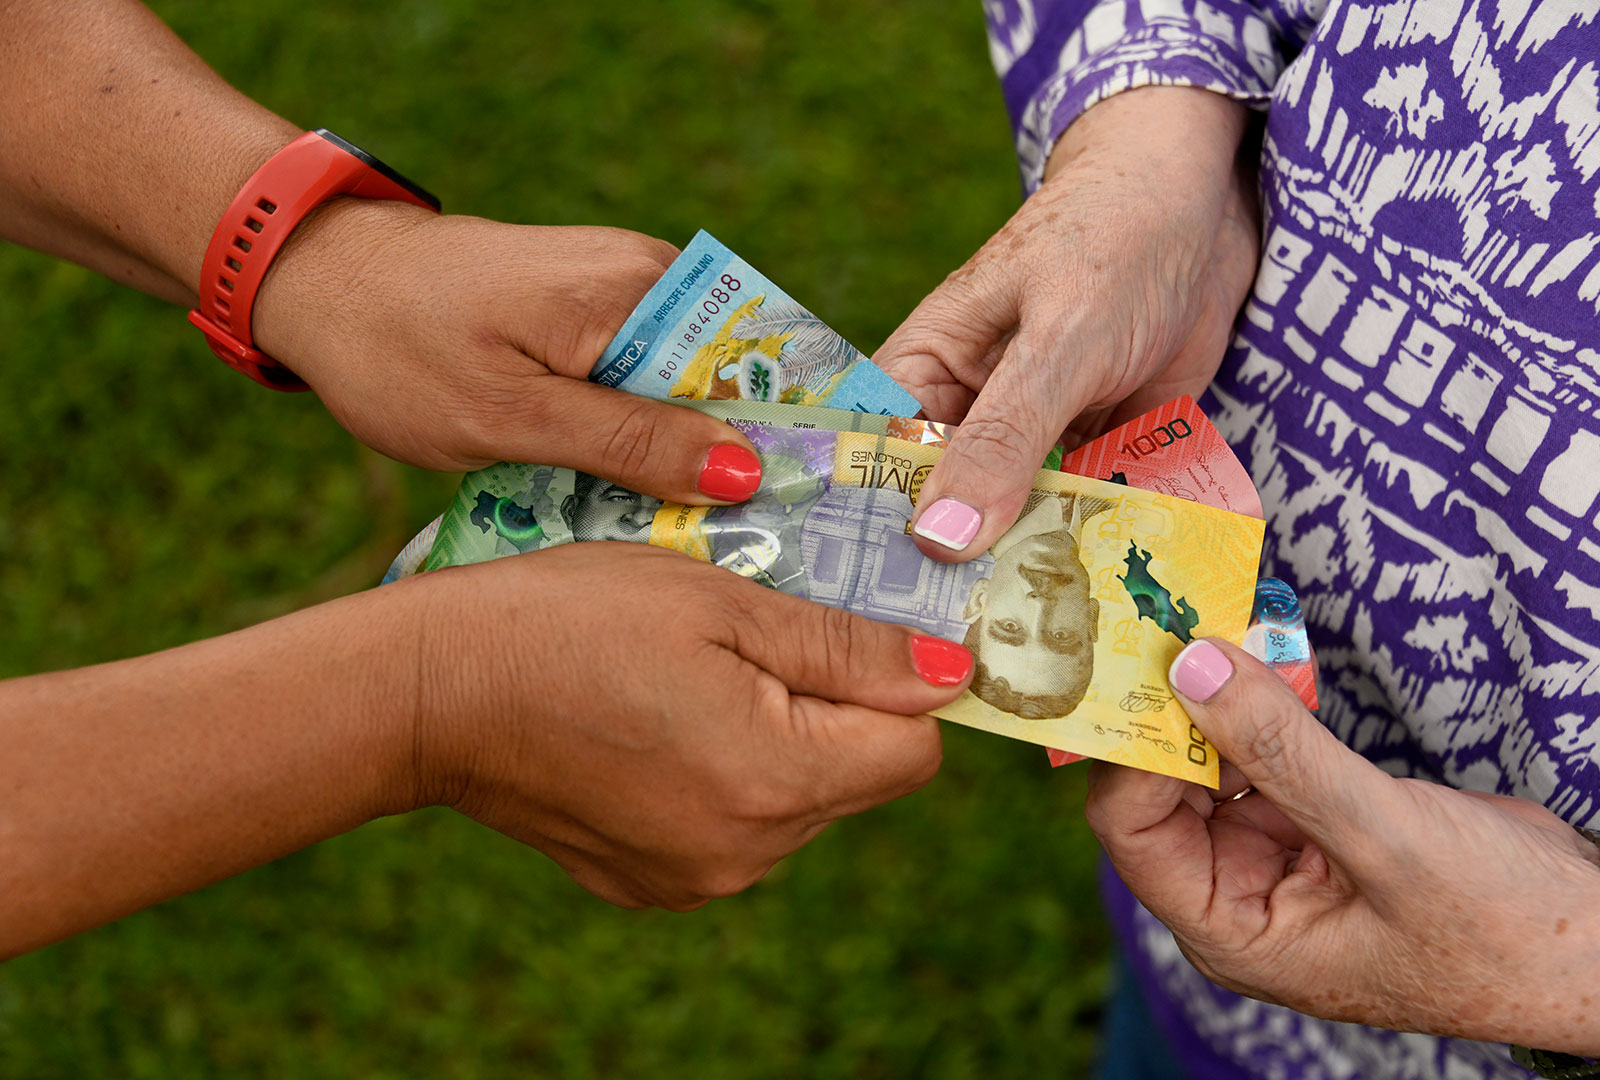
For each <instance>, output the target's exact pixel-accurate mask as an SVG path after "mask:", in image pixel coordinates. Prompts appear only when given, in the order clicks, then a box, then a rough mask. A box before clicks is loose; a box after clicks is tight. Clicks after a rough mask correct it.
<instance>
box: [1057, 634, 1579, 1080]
mask: <svg viewBox="0 0 1600 1080" xmlns="http://www.w3.org/2000/svg"><path fill="white" fill-rule="evenodd" d="M1172 675H1173V677H1172V684H1173V687H1174V689H1175V690H1177V691H1178V693H1179V695H1180V697H1181V699H1182V701H1183V704H1184V707H1185V708H1186V709H1187V710H1188V711H1189V715H1190V717H1191V718H1192V719H1193V721H1194V723H1195V724H1196V725H1197V726H1198V727H1199V728H1200V730H1201V731H1202V732H1203V733H1204V734H1205V735H1206V737H1207V738H1208V739H1210V740H1211V741H1212V742H1213V743H1214V744H1215V745H1216V746H1217V748H1218V749H1219V750H1220V751H1221V753H1222V755H1223V757H1224V759H1225V760H1226V761H1228V762H1231V763H1232V764H1231V765H1228V766H1225V767H1224V776H1223V790H1222V795H1223V796H1225V797H1226V796H1231V795H1236V794H1239V793H1241V792H1242V793H1243V794H1242V795H1240V797H1237V798H1225V799H1224V801H1220V802H1213V798H1214V797H1215V795H1216V793H1214V792H1211V791H1209V790H1207V789H1204V788H1200V787H1197V786H1195V785H1193V784H1185V783H1182V782H1180V781H1177V780H1173V779H1170V778H1167V777H1162V776H1156V775H1154V774H1151V773H1144V772H1136V771H1134V770H1131V769H1127V768H1122V767H1119V766H1107V765H1098V764H1097V765H1096V766H1095V767H1094V773H1093V774H1092V779H1091V787H1090V793H1089V801H1088V808H1087V809H1088V818H1089V823H1090V825H1091V827H1092V828H1093V829H1094V831H1095V833H1096V834H1097V835H1098V836H1099V838H1100V842H1101V844H1102V845H1104V847H1105V849H1106V852H1107V853H1108V854H1109V855H1110V857H1111V861H1112V863H1113V864H1114V865H1115V866H1116V868H1117V872H1118V873H1119V874H1120V875H1121V876H1122V880H1123V881H1124V882H1126V883H1127V885H1128V887H1129V888H1130V889H1131V890H1132V891H1133V893H1134V894H1135V895H1136V896H1137V897H1138V898H1139V899H1140V901H1142V902H1143V903H1144V905H1145V906H1146V907H1147V908H1149V910H1150V911H1151V912H1152V913H1153V914H1154V915H1155V916H1156V917H1157V918H1159V919H1160V920H1161V921H1162V922H1164V923H1165V924H1166V925H1167V926H1168V927H1170V928H1171V929H1172V931H1173V933H1174V935H1175V936H1176V937H1177V940H1178V944H1179V946H1180V947H1181V948H1182V949H1183V952H1184V954H1185V955H1186V956H1188V958H1189V959H1190V960H1191V961H1192V962H1193V963H1194V964H1195V966H1196V967H1198V968H1199V969H1200V970H1201V971H1202V972H1203V973H1205V974H1206V975H1207V976H1208V977H1210V978H1211V979H1213V980H1215V981H1216V982H1218V983H1221V984H1222V985H1223V986H1226V987H1229V988H1230V989H1233V990H1236V991H1238V992H1240V993H1243V994H1248V995H1250V996H1252V997H1257V998H1261V999H1263V1000H1266V1001H1273V1002H1277V1003H1280V1004H1283V1005H1287V1006H1289V1007H1291V1008H1294V1009H1298V1010H1300V1011H1302V1012H1306V1013H1311V1014H1313V1015H1316V1016H1322V1017H1327V1018H1330V1019H1335V1020H1349V1021H1358V1022H1361V1023H1367V1024H1375V1025H1378V1026H1381V1027H1389V1028H1397V1029H1401V1030H1409V1031H1421V1032H1427V1033H1431V1034H1437V1035H1456V1036H1463V1037H1467V1038H1474V1039H1487V1040H1497V1041H1502V1042H1516V1043H1522V1044H1524V1045H1534V1046H1541V1047H1549V1048H1551V1049H1556V1050H1564V1051H1567V1052H1570V1053H1578V1054H1594V1053H1596V1052H1600V1019H1597V1016H1600V1013H1597V1011H1596V1008H1595V1005H1596V1001H1595V998H1596V995H1595V993H1594V990H1593V985H1594V972H1595V971H1596V970H1600V856H1597V852H1596V849H1595V847H1594V846H1593V845H1592V844H1590V843H1589V842H1588V841H1587V840H1585V839H1583V838H1582V837H1581V836H1580V835H1579V834H1578V833H1577V832H1576V831H1574V830H1573V829H1572V828H1570V827H1569V826H1568V825H1566V824H1565V823H1564V822H1562V821H1561V820H1560V819H1559V818H1557V817H1556V816H1555V815H1554V814H1552V813H1550V812H1549V811H1548V810H1546V809H1545V808H1544V807H1542V806H1539V805H1538V804H1536V803H1533V802H1529V801H1527V800H1524V799H1515V798H1510V797H1507V796H1495V795H1483V794H1479V793H1476V792H1466V791H1456V790H1453V789H1450V788H1446V787H1441V786H1439V785H1437V784H1431V783H1426V782H1423V781H1419V780H1409V779H1395V778H1393V777H1390V776H1388V775H1387V774H1385V773H1383V772H1381V771H1380V770H1379V769H1378V768H1377V767H1376V766H1374V765H1372V764H1371V763H1370V762H1368V761H1366V760H1365V759H1364V758H1362V757H1360V756H1359V755H1357V754H1356V753H1355V752H1353V751H1351V750H1349V749H1347V748H1346V747H1345V746H1343V745H1342V744H1341V743H1340V742H1339V741H1338V740H1337V739H1336V738H1335V737H1334V736H1333V735H1332V734H1331V733H1330V732H1329V731H1328V730H1327V729H1326V728H1324V727H1323V726H1322V725H1321V724H1319V723H1318V722H1317V720H1316V719H1315V718H1314V717H1313V716H1312V715H1311V714H1310V713H1308V712H1306V710H1305V709H1304V708H1303V707H1302V706H1301V704H1300V702H1299V701H1298V700H1297V699H1296V698H1295V695H1294V693H1293V692H1292V691H1290V690H1289V689H1288V688H1287V687H1286V686H1284V684H1283V683H1282V682H1281V681H1279V680H1278V679H1277V678H1276V677H1275V676H1274V675H1273V674H1272V673H1271V672H1270V671H1269V670H1268V669H1267V668H1266V667H1264V666H1263V665H1262V664H1261V663H1259V662H1258V661H1256V660H1254V659H1253V658H1251V657H1250V656H1248V655H1247V654H1246V653H1244V652H1243V651H1241V650H1239V649H1237V648H1235V647H1234V646H1232V645H1229V644H1226V643H1223V642H1212V641H1210V640H1203V641H1197V642H1195V643H1193V644H1191V645H1190V646H1189V647H1188V648H1186V649H1185V650H1184V651H1183V653H1182V654H1180V656H1179V657H1178V660H1177V661H1176V662H1175V663H1174V665H1173V673H1172Z"/></svg>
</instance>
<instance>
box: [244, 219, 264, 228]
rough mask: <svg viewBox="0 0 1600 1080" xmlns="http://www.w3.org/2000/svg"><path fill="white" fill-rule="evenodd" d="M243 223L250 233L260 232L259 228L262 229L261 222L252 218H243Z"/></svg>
mask: <svg viewBox="0 0 1600 1080" xmlns="http://www.w3.org/2000/svg"><path fill="white" fill-rule="evenodd" d="M244 223H245V225H246V226H247V227H249V229H250V231H251V232H260V231H261V228H262V225H261V222H259V221H257V220H256V219H255V218H253V217H247V218H245V219H244Z"/></svg>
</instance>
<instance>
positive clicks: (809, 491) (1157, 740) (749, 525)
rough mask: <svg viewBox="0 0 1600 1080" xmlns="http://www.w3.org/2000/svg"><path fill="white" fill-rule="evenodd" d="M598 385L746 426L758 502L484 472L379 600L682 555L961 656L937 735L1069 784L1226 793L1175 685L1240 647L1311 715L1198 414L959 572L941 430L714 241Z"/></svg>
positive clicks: (1154, 433)
mask: <svg viewBox="0 0 1600 1080" xmlns="http://www.w3.org/2000/svg"><path fill="white" fill-rule="evenodd" d="M591 378H592V379H594V380H595V381H597V382H601V383H603V384H605V385H609V386H616V387H620V388H621V389H624V390H629V391H632V392H636V393H640V394H644V395H647V396H650V397H655V398H663V399H671V400H675V401H678V402H679V403H680V404H683V405H685V406H686V407H691V408H697V409H700V410H702V411H705V412H708V413H710V414H711V415H713V416H716V417H718V418H720V419H723V420H725V421H727V422H728V423H730V424H732V425H734V426H735V427H737V428H739V429H740V430H741V431H743V432H744V433H745V435H746V436H747V437H748V438H749V439H750V441H751V443H752V444H753V445H754V446H755V447H756V450H757V452H758V453H759V454H760V456H761V460H762V481H761V486H760V488H759V489H758V490H757V492H756V494H755V496H754V497H753V498H751V499H750V500H749V501H748V502H745V503H741V504H738V505H735V506H726V507H709V508H708V507H695V506H684V505H678V504H675V503H663V502H662V501H660V500H658V499H653V498H650V497H648V496H644V495H640V494H638V493H635V492H631V491H627V490H625V489H622V488H620V487H618V486H616V485H614V484H610V483H608V482H606V481H604V480H601V479H598V478H596V477H592V476H588V475H585V474H582V473H575V472H573V471H572V470H570V469H560V468H554V467H551V466H544V465H538V464H515V463H502V464H498V465H493V466H490V467H489V468H486V469H481V470H478V471H477V472H474V473H471V474H469V475H468V476H467V477H466V478H465V479H464V481H463V482H462V485H461V487H460V489H459V490H458V491H457V493H456V496H455V498H454V500H453V501H452V503H451V506H450V508H449V509H448V510H447V511H446V512H445V514H444V515H442V517H441V518H440V520H439V521H437V522H435V523H434V525H433V526H430V527H429V529H428V530H425V531H424V533H423V534H422V535H420V536H419V537H418V538H417V539H416V540H415V541H413V542H412V543H411V544H410V545H408V546H407V548H406V550H405V551H404V552H402V553H401V556H400V557H399V558H398V559H397V560H396V562H395V565H394V567H393V568H391V570H390V574H389V576H388V577H387V578H386V579H385V580H391V579H393V578H394V577H399V576H405V575H406V574H409V573H414V572H417V571H419V570H422V571H425V570H431V569H435V568H439V567H444V566H453V565H460V564H464V563H474V562H482V561H485V560H487V559H493V558H499V557H502V556H506V555H514V554H518V553H522V552H530V551H538V550H541V549H543V548H547V547H552V546H555V545H559V544H564V543H571V542H574V541H588V540H623V541H633V542H639V543H649V544H654V545H657V546H660V547H667V548H672V549H674V550H677V551H680V552H683V553H684V554H686V555H689V556H690V557H693V558H696V559H700V560H703V561H705V562H710V563H714V564H716V565H718V566H721V567H724V568H725V569H728V570H730V571H732V572H734V573H737V574H740V575H742V576H744V577H748V578H750V579H751V580H753V581H756V582H759V583H760V584H762V585H765V586H767V587H769V588H773V589H778V590H781V591H783V592H787V593H791V594H793V595H796V596H801V597H805V598H808V599H811V600H814V601H818V602H820V603H824V604H828V605H831V606H834V607H839V608H843V609H846V610H849V611H854V612H857V613H859V614H861V615H864V616H867V617H868V618H873V619H879V620H885V621H891V622H896V623H902V624H906V625H909V626H913V627H916V628H918V629H919V630H921V631H923V632H925V633H930V634H936V635H939V636H941V637H945V638H948V639H950V640H955V641H963V642H965V643H966V644H967V645H968V646H969V647H970V648H971V649H972V651H973V654H974V656H975V658H976V661H977V664H976V669H977V670H976V674H975V676H974V679H973V683H972V687H971V689H969V690H968V692H967V693H966V694H964V695H963V696H962V697H961V698H960V699H959V700H958V701H956V702H954V703H952V704H951V705H950V706H948V707H946V708H945V709H943V710H941V711H940V712H939V713H937V714H936V715H938V716H940V717H941V718H943V719H946V720H951V721H955V722H958V723H962V724H967V725H969V726H972V727H976V728H981V729H983V730H987V731H991V732H995V733H997V734H1002V735H1007V736H1010V737H1013V738H1018V739H1023V740H1026V741H1029V742H1034V743H1038V744H1040V745H1043V746H1046V747H1050V748H1053V749H1052V751H1051V753H1052V760H1055V761H1057V762H1062V761H1066V760H1076V759H1077V758H1078V757H1094V758H1100V759H1104V760H1107V761H1114V762H1120V763H1123V764H1127V765H1132V766H1135V767H1138V768H1142V769H1148V770H1151V771H1155V772H1160V773H1163V774H1166V775H1171V776H1177V777H1181V778H1183V779H1186V780H1193V781H1197V782H1199V783H1203V784H1207V785H1208V786H1213V787H1214V786H1216V783H1217V767H1218V762H1217V755H1216V752H1215V750H1214V749H1213V748H1212V747H1211V746H1210V745H1209V744H1208V743H1207V742H1206V740H1205V738H1204V736H1203V735H1201V733H1200V732H1199V731H1198V730H1197V729H1196V728H1195V727H1194V726H1193V725H1192V724H1191V723H1190V722H1189V720H1188V718H1187V716H1185V715H1184V712H1183V709H1182V707H1181V706H1180V705H1179V704H1178V702H1177V701H1176V700H1175V699H1174V697H1173V694H1172V691H1171V689H1170V688H1169V687H1168V685H1167V678H1166V673H1167V668H1168V666H1169V665H1170V664H1171V661H1172V659H1173V657H1175V656H1176V655H1177V653H1178V651H1179V650H1181V649H1182V648H1183V646H1184V644H1185V643H1187V642H1188V641H1191V640H1193V639H1194V638H1196V637H1208V636H1216V637H1222V638H1227V639H1228V640H1231V641H1235V642H1250V643H1251V644H1253V645H1254V646H1255V647H1256V651H1258V654H1261V655H1268V654H1270V656H1271V657H1272V658H1273V659H1274V660H1275V662H1276V663H1277V664H1278V665H1279V666H1280V671H1282V672H1284V673H1285V675H1286V678H1287V677H1289V675H1291V674H1294V675H1297V676H1298V677H1299V678H1300V686H1299V687H1297V689H1302V696H1303V697H1304V696H1306V695H1305V693H1304V687H1313V688H1312V689H1311V690H1310V693H1311V694H1312V695H1314V686H1313V683H1312V681H1311V679H1310V670H1311V669H1310V654H1309V650H1307V649H1305V648H1304V646H1303V642H1304V633H1303V630H1297V628H1296V627H1295V626H1294V619H1295V618H1296V617H1297V615H1298V606H1297V605H1296V604H1295V603H1294V596H1293V593H1292V592H1291V591H1289V590H1288V589H1287V587H1286V586H1282V585H1281V583H1262V584H1261V585H1259V586H1258V582H1257V568H1258V563H1259V558H1260V551H1261V542H1262V535H1263V530H1264V525H1263V522H1262V520H1261V504H1260V500H1259V498H1258V497H1257V496H1256V494H1255V490H1254V488H1253V486H1252V485H1251V484H1250V481H1249V478H1248V477H1247V476H1246V474H1245V472H1244V469H1243V468H1242V466H1240V464H1239V462H1238V461H1237V460H1236V459H1235V458H1234V457H1233V455H1232V453H1231V451H1229V450H1228V448H1227V445H1226V443H1225V442H1224V441H1223V440H1222V439H1221V437H1220V435H1218V434H1217V432H1216V431H1215V429H1214V428H1213V427H1212V426H1211V425H1210V424H1209V422H1207V421H1206V420H1205V417H1204V415H1203V414H1202V413H1201V412H1200V410H1199V409H1198V408H1197V407H1196V406H1195V404H1194V402H1193V401H1191V400H1189V399H1187V398H1185V399H1180V400H1179V401H1177V402H1173V403H1171V404H1169V405H1167V406H1163V407H1162V408H1161V409H1158V410H1156V411H1155V412H1153V413H1151V414H1149V415H1148V416H1145V417H1142V418H1140V419H1139V420H1137V421H1135V422H1134V423H1133V424H1130V425H1127V426H1125V427H1124V428H1119V429H1118V430H1117V431H1115V432H1112V433H1110V434H1109V435H1107V436H1106V437H1104V438H1102V439H1100V440H1097V441H1096V442H1095V443H1092V444H1090V445H1089V446H1086V447H1083V448H1082V449H1080V450H1078V451H1076V452H1074V453H1073V454H1070V455H1067V456H1066V457H1065V458H1064V459H1063V460H1062V461H1061V464H1060V468H1059V469H1045V470H1041V471H1040V472H1039V473H1038V475H1037V476H1036V477H1035V480H1034V484H1033V488H1034V490H1033V494H1032V495H1031V496H1030V498H1029V499H1028V501H1027V504H1026V506H1025V508H1024V512H1023V514H1022V516H1021V518H1020V519H1019V520H1018V522H1017V523H1016V525H1015V526H1014V527H1013V528H1012V529H1011V530H1010V531H1008V532H1007V533H1006V534H1005V535H1004V536H1002V537H1001V538H1000V540H998V541H997V542H996V543H995V544H994V546H993V547H992V548H991V549H990V551H989V552H988V553H986V554H984V555H982V556H980V557H978V558H977V559H974V560H972V561H971V562H967V563H961V564H948V563H938V562H934V561H932V560H930V559H927V558H925V557H924V556H923V555H922V554H921V553H920V552H919V551H918V550H917V548H916V546H915V544H914V543H913V542H912V539H911V535H910V525H909V523H910V518H911V515H912V512H913V508H914V507H915V505H916V502H917V498H918V496H919V494H920V492H921V487H922V483H923V481H924V480H925V479H926V477H927V476H928V474H929V473H930V472H931V471H932V469H933V467H934V465H935V464H936V463H937V461H938V460H939V458H940V456H941V455H942V454H943V453H944V450H945V448H946V446H947V444H948V439H949V436H950V432H951V429H948V428H946V427H944V426H941V425H939V424H935V423H931V422H928V421H923V420H917V419H912V418H911V417H912V414H914V413H915V412H916V411H917V410H918V408H919V406H918V403H917V402H916V400H915V399H914V398H912V397H910V395H908V394H906V393H905V391H904V390H902V389H901V388H900V387H899V386H898V385H897V384H896V383H895V382H894V381H893V380H892V379H890V378H889V377H888V376H887V375H886V374H884V372H883V371H882V370H880V369H879V368H877V367H876V366H875V365H874V364H872V362H871V361H870V360H868V359H867V358H866V357H865V356H863V355H862V354H861V353H859V352H858V351H856V350H855V349H854V348H853V347H851V346H850V345H849V344H848V343H847V342H845V341H844V340H843V339H842V338H841V337H839V336H838V335H837V334H836V333H834V332H833V331H832V330H831V329H830V328H828V327H827V325H826V324H824V323H823V322H822V321H821V320H819V319H817V318H816V317H815V316H814V315H812V314H811V313H810V312H809V311H807V310H806V309H805V308H803V307H801V306H800V305H799V304H798V303H797V302H795V301H794V300H793V299H792V298H791V297H789V296H788V295H787V294H785V293H784V292H783V291H782V290H781V289H779V288H778V287H777V286H776V285H774V284H773V283H772V282H771V281H769V280H768V279H767V278H765V277H764V276H762V275H761V274H760V273H759V272H758V271H756V270H755V269H754V268H753V267H751V266H750V265H749V264H748V263H746V262H745V261H744V260H742V259H740V258H739V257H738V256H736V255H734V254H733V253H732V252H730V251H729V250H728V249H727V248H725V247H723V246H722V245H721V244H719V243H717V241H715V240H714V239H712V238H711V237H710V236H708V235H707V234H705V233H701V234H700V235H698V236H697V237H695V239H694V241H693V242H692V243H691V244H690V245H689V246H688V248H686V249H685V250H684V253H683V255H682V256H681V257H680V258H679V259H678V261H677V262H676V263H675V264H674V265H673V266H672V267H671V268H670V269H669V270H668V271H667V273H666V275H665V276H664V277H663V278H662V280H661V282H660V283H658V284H657V286H656V287H655V288H654V289H653V290H652V291H651V292H650V294H649V295H647V296H646V297H645V299H644V300H643V301H642V302H641V303H640V305H639V307H638V309H637V310H636V311H635V312H634V314H633V315H632V316H631V317H630V318H629V320H628V322H627V323H626V324H625V325H624V326H623V328H622V330H621V331H620V332H619V333H618V335H617V337H616V339H615V340H614V341H613V342H612V343H611V345H610V346H609V347H608V348H607V349H606V351H605V353H604V354H603V355H602V357H601V358H600V360H599V362H598V363H597V365H596V367H595V370H594V372H593V374H592V375H591ZM641 587H643V583H641ZM1258 597H1264V599H1263V600H1261V601H1259V602H1258ZM1263 612H1265V617H1263ZM1291 684H1292V685H1293V682H1291ZM1307 700H1308V704H1314V701H1315V699H1314V696H1312V697H1309V698H1308V699H1307Z"/></svg>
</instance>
